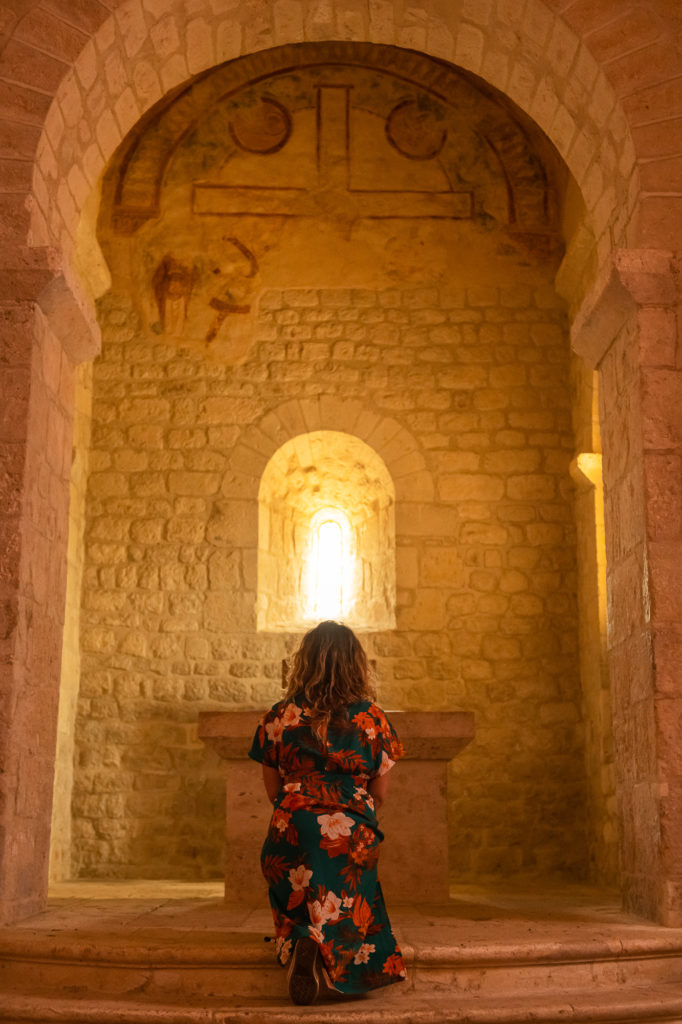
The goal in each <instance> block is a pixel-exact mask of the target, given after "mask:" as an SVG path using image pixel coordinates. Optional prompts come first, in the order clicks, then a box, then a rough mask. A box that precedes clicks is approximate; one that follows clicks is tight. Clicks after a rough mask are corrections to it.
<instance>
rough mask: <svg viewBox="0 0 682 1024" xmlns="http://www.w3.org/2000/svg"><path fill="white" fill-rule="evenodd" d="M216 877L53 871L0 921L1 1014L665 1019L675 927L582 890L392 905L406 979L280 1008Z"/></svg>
mask: <svg viewBox="0 0 682 1024" xmlns="http://www.w3.org/2000/svg"><path fill="white" fill-rule="evenodd" d="M221 895H222V894H221V887H220V886H215V885H213V886H211V885H208V886H187V885H183V884H182V883H155V882H146V883H62V884H61V885H60V886H58V887H57V888H56V890H55V898H53V899H52V900H51V903H50V907H49V909H48V911H47V912H46V913H44V914H41V915H38V916H37V917H34V918H31V919H29V920H27V921H25V922H23V923H22V924H20V925H18V926H14V927H12V928H6V929H4V930H0V992H1V993H2V997H1V998H0V1021H3V1022H8V1024H9V1022H12V1024H17V1022H19V1021H25V1022H30V1024H44V1022H46V1021H55V1022H61V1024H67V1022H68V1024H75V1022H79V1024H85V1022H87V1024H104V1022H107V1024H113V1022H116V1024H133V1022H134V1024H152V1022H159V1024H160V1022H164V1024H208V1022H211V1024H231V1022H235V1024H236V1022H242V1021H244V1022H247V1021H248V1022H250V1024H256V1022H258V1024H260V1022H261V1021H268V1022H274V1024H294V1022H299V1021H300V1020H301V1019H302V1018H305V1019H308V1020H310V1021H324V1022H328V1024H344V1022H360V1021H362V1022H363V1024H364V1022H368V1024H375V1022H376V1024H379V1022H380V1021H381V1022H387V1021H391V1022H400V1024H412V1022H414V1024H437V1022H438V1024H447V1022H460V1024H464V1022H471V1024H474V1022H475V1024H512V1022H521V1021H535V1022H544V1024H554V1022H559V1021H567V1020H568V1021H581V1022H595V1024H596V1022H607V1021H608V1022H610V1024H616V1022H620V1024H630V1022H632V1024H634V1022H635V1021H636V1022H638V1024H647V1022H649V1024H654V1022H656V1024H659V1022H663V1021H667V1022H668V1024H671V1022H673V1024H680V1021H682V930H671V929H664V928H661V927H658V926H656V925H654V924H650V923H647V922H646V921H642V920H641V919H639V918H635V917H632V916H630V915H627V914H624V913H623V912H621V911H620V909H619V906H618V903H617V902H616V901H615V900H614V899H613V898H611V897H609V896H605V895H604V894H602V893H598V892H595V891H593V890H589V889H586V888H582V887H577V886H573V887H561V888H557V889H556V890H547V889H545V890H539V889H535V890H529V889H528V888H526V889H525V890H524V891H521V892H517V893H514V892H512V891H511V890H507V891H506V892H504V893H502V892H493V891H492V890H490V891H486V890H483V889H478V890H474V889H468V890H467V889H458V890H455V891H454V892H453V899H452V901H451V903H450V905H449V906H448V907H447V908H443V907H425V906H410V907H407V906H403V907H401V908H396V909H395V911H394V912H393V913H392V918H393V923H394V927H395V930H396V933H397V935H398V937H399V940H400V942H401V945H402V948H403V952H404V955H405V959H406V962H407V966H408V980H407V982H406V983H404V984H401V985H395V986H393V987H392V988H390V989H387V990H384V991H380V992H377V993H375V994H373V995H371V996H369V997H367V998H364V999H356V1000H353V1001H348V1002H333V1003H320V1004H317V1005H315V1006H313V1007H293V1006H291V1005H290V1004H289V1002H288V999H287V995H286V985H285V978H284V971H282V969H281V968H279V967H278V966H277V965H276V964H275V962H274V951H273V946H272V944H271V943H270V942H267V941H264V940H265V939H266V938H267V937H269V936H270V935H271V933H272V929H271V921H270V915H269V912H268V911H267V910H266V909H265V908H264V907H258V908H254V909H247V908H242V909H237V908H235V907H234V906H232V907H229V906H227V905H226V904H225V903H224V902H223V900H222V899H221Z"/></svg>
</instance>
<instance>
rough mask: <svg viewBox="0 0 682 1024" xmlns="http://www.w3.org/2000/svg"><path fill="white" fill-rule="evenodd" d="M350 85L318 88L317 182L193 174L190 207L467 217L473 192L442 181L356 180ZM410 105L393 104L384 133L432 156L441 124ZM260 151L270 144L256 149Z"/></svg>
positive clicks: (261, 213) (418, 154)
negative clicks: (251, 181)
mask: <svg viewBox="0 0 682 1024" xmlns="http://www.w3.org/2000/svg"><path fill="white" fill-rule="evenodd" d="M351 89H352V87H351V86H346V85H322V86H319V87H318V89H317V107H316V131H315V134H316V139H315V155H314V159H315V163H316V168H315V170H316V184H315V185H314V186H313V187H312V188H310V187H302V186H301V185H293V184H292V185H277V186H273V187H267V186H263V185H246V184H230V183H223V182H221V183H217V182H210V181H195V182H193V185H192V212H193V213H195V214H199V215H202V214H203V215H212V216H216V215H218V216H220V215H223V216H230V217H235V216H248V217H319V216H325V215H327V214H332V213H333V214H334V215H337V214H338V212H339V210H340V209H341V210H343V213H344V216H345V217H346V218H347V219H349V220H353V219H356V218H368V219H372V220H383V219H389V218H399V219H405V218H413V217H420V218H421V217H428V218H438V219H456V220H468V219H470V218H471V217H472V216H473V194H472V192H471V191H470V190H464V189H458V190H454V189H452V188H445V189H442V190H434V189H428V190H423V191H422V190H418V189H412V188H410V189H396V188H388V187H383V188H382V187H380V186H377V187H373V188H364V187H363V188H360V187H358V186H357V185H354V183H353V180H352V173H351V154H352V143H353V139H352V131H353V122H352V118H351ZM270 102H272V101H270ZM416 108H417V103H416V101H411V100H407V101H405V102H404V103H401V104H399V105H398V106H397V107H396V108H395V109H394V110H393V111H392V112H391V115H390V116H389V118H388V120H387V121H386V137H387V139H388V142H389V143H390V144H391V145H392V147H393V149H394V150H397V151H398V152H399V153H400V154H401V155H402V156H404V157H406V158H408V159H412V160H427V159H432V158H433V157H436V156H437V155H438V153H439V152H440V150H441V149H442V146H443V144H444V142H445V137H446V130H445V129H444V128H441V127H440V126H436V125H434V124H432V123H428V119H427V118H426V119H425V118H424V117H423V115H421V114H420V113H419V112H418V110H417V109H416ZM285 113H287V112H285ZM287 116H288V113H287ZM282 132H283V136H282V137H283V141H282V144H281V145H282V147H283V146H284V145H286V142H287V141H288V137H289V133H287V132H286V131H285V129H284V127H283V129H282ZM236 141H239V140H238V139H237V140H236ZM243 148H246V146H244V147H243ZM275 148H281V147H275ZM251 151H252V152H253V150H251ZM261 152H264V153H265V152H273V150H265V149H262V150H261Z"/></svg>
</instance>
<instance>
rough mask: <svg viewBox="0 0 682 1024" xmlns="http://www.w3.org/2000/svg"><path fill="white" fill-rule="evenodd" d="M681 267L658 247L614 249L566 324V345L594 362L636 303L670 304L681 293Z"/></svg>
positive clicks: (641, 304)
mask: <svg viewBox="0 0 682 1024" xmlns="http://www.w3.org/2000/svg"><path fill="white" fill-rule="evenodd" d="M681 271H682V267H681V265H680V259H679V257H678V256H676V254H675V253H673V252H669V251H665V250H661V249H616V250H615V251H614V253H613V254H612V256H611V259H610V260H609V261H608V262H607V263H606V264H605V265H604V267H603V268H602V271H601V273H600V274H599V275H598V277H597V280H596V281H595V283H594V285H593V287H592V288H591V289H590V291H589V292H588V293H587V295H586V296H585V298H584V300H583V303H582V305H581V306H580V308H579V309H578V312H577V313H576V316H575V318H574V320H573V324H572V326H571V348H572V349H573V351H574V352H575V353H576V354H577V355H579V356H581V357H582V358H583V359H584V360H585V362H586V363H587V364H588V365H589V366H592V367H598V366H599V363H600V362H601V361H602V359H603V358H604V356H605V355H606V353H607V352H608V350H609V348H610V347H611V344H612V342H613V340H614V338H615V337H616V336H617V334H618V333H619V331H620V330H621V329H622V327H623V326H624V325H625V324H626V323H627V321H628V320H629V319H630V318H631V317H632V316H634V314H635V313H636V312H637V309H638V308H640V307H642V306H660V307H665V306H673V305H675V304H676V303H677V302H679V301H680V298H681V297H682V274H681Z"/></svg>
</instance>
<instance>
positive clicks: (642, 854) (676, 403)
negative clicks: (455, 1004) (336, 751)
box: [573, 250, 682, 927]
mask: <svg viewBox="0 0 682 1024" xmlns="http://www.w3.org/2000/svg"><path fill="white" fill-rule="evenodd" d="M679 281H680V277H679V266H678V265H676V263H675V260H674V259H673V254H672V253H665V252H659V251H654V250H637V251H632V250H627V251H621V252H619V253H618V254H617V255H616V257H615V259H614V263H613V267H612V269H611V273H610V276H609V277H608V279H607V280H606V283H605V284H604V285H603V286H602V287H601V289H600V290H599V291H598V292H597V293H596V294H595V295H594V296H593V297H592V299H591V301H590V302H588V303H587V304H586V306H585V308H584V309H583V311H582V312H581V314H580V315H579V317H578V318H577V319H576V323H575V324H574V329H573V343H574V348H575V350H576V351H577V352H578V354H579V355H582V356H583V357H584V358H586V359H587V360H588V361H589V362H590V363H591V365H593V366H597V367H598V369H599V370H600V374H601V429H602V440H603V448H604V463H603V465H604V488H605V500H606V509H605V526H606V547H607V591H608V647H609V667H610V678H611V684H612V691H613V693H612V696H613V716H614V743H615V753H616V759H617V770H618V778H619V794H620V807H621V814H622V822H623V849H622V876H623V887H624V895H625V901H626V904H627V906H628V907H629V908H631V909H632V910H634V911H636V912H639V913H641V914H644V915H645V916H648V917H653V918H655V919H657V920H659V921H661V922H662V923H664V924H667V925H670V926H674V927H679V926H680V925H682V759H681V757H680V742H681V741H680V737H681V736H682V669H681V668H680V665H682V573H681V567H682V348H681V347H680V342H679V323H678V316H679V308H680V287H679Z"/></svg>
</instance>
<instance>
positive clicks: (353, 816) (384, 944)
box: [249, 700, 405, 994]
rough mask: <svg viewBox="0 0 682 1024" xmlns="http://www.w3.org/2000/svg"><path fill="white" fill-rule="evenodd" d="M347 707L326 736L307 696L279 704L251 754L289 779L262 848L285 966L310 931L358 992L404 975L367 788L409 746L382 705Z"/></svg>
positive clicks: (347, 985) (334, 974)
mask: <svg viewBox="0 0 682 1024" xmlns="http://www.w3.org/2000/svg"><path fill="white" fill-rule="evenodd" d="M347 713H348V720H347V723H343V724H342V725H341V726H337V725H330V726H329V729H328V734H327V740H326V743H325V742H324V741H320V740H319V739H317V738H316V737H315V735H314V734H313V731H312V729H311V727H310V725H309V724H308V717H307V714H306V707H305V705H304V704H303V703H301V702H299V701H297V700H288V701H287V700H283V701H280V702H279V703H278V704H275V705H274V707H273V708H271V710H270V711H268V712H267V713H266V715H265V716H264V718H263V720H262V722H261V724H260V725H259V727H258V729H257V731H256V735H255V737H254V740H253V745H252V747H251V750H250V751H249V757H252V758H253V759H254V760H255V761H260V762H262V763H263V764H266V765H270V767H272V768H277V770H278V771H279V774H280V776H281V778H282V788H281V789H280V791H279V793H278V795H277V798H276V800H275V804H274V809H273V812H272V818H271V820H270V827H269V829H268V834H267V837H266V839H265V843H264V844H263V850H262V853H261V867H262V870H263V874H264V876H265V878H266V881H267V882H268V885H269V892H270V905H271V907H272V913H273V917H274V921H275V932H276V937H277V946H276V950H277V957H278V959H279V961H280V963H281V964H286V963H287V961H288V960H289V957H290V956H291V952H292V949H293V944H294V942H295V940H296V939H298V938H300V937H302V936H310V937H312V938H313V939H314V940H315V942H317V943H318V944H319V947H320V952H321V954H322V959H323V962H324V966H325V968H326V970H327V973H328V974H329V977H330V979H331V981H332V983H333V985H334V987H335V988H336V989H338V990H339V991H340V992H344V993H346V994H351V993H361V992H366V991H367V990H368V989H372V988H379V987H381V986H382V985H390V984H392V983H393V982H396V981H402V979H403V978H405V964H404V963H403V958H402V955H401V953H400V950H399V949H398V946H397V944H396V940H395V938H394V936H393V932H392V931H391V924H390V922H389V919H388V915H387V913H386V907H385V905H384V899H383V896H382V892H381V885H380V884H379V882H378V880H377V860H378V857H379V844H380V843H381V841H382V839H383V834H382V833H381V831H380V829H379V827H378V825H377V818H376V812H375V809H374V801H373V800H372V797H371V796H370V794H369V793H368V791H367V783H368V782H369V780H370V779H372V778H374V777H375V776H377V775H383V774H384V773H385V772H387V771H388V770H389V769H390V768H391V767H392V766H393V764H394V763H395V762H396V761H397V759H398V758H399V757H401V756H402V754H403V750H402V746H401V744H400V741H399V739H398V737H397V736H396V733H395V731H394V729H393V727H392V726H391V724H390V722H389V721H388V719H387V718H386V715H385V714H384V712H383V711H382V710H381V708H379V707H378V706H377V705H376V704H373V703H371V702H370V701H361V702H359V703H357V704H351V705H349V706H348V708H347Z"/></svg>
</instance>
